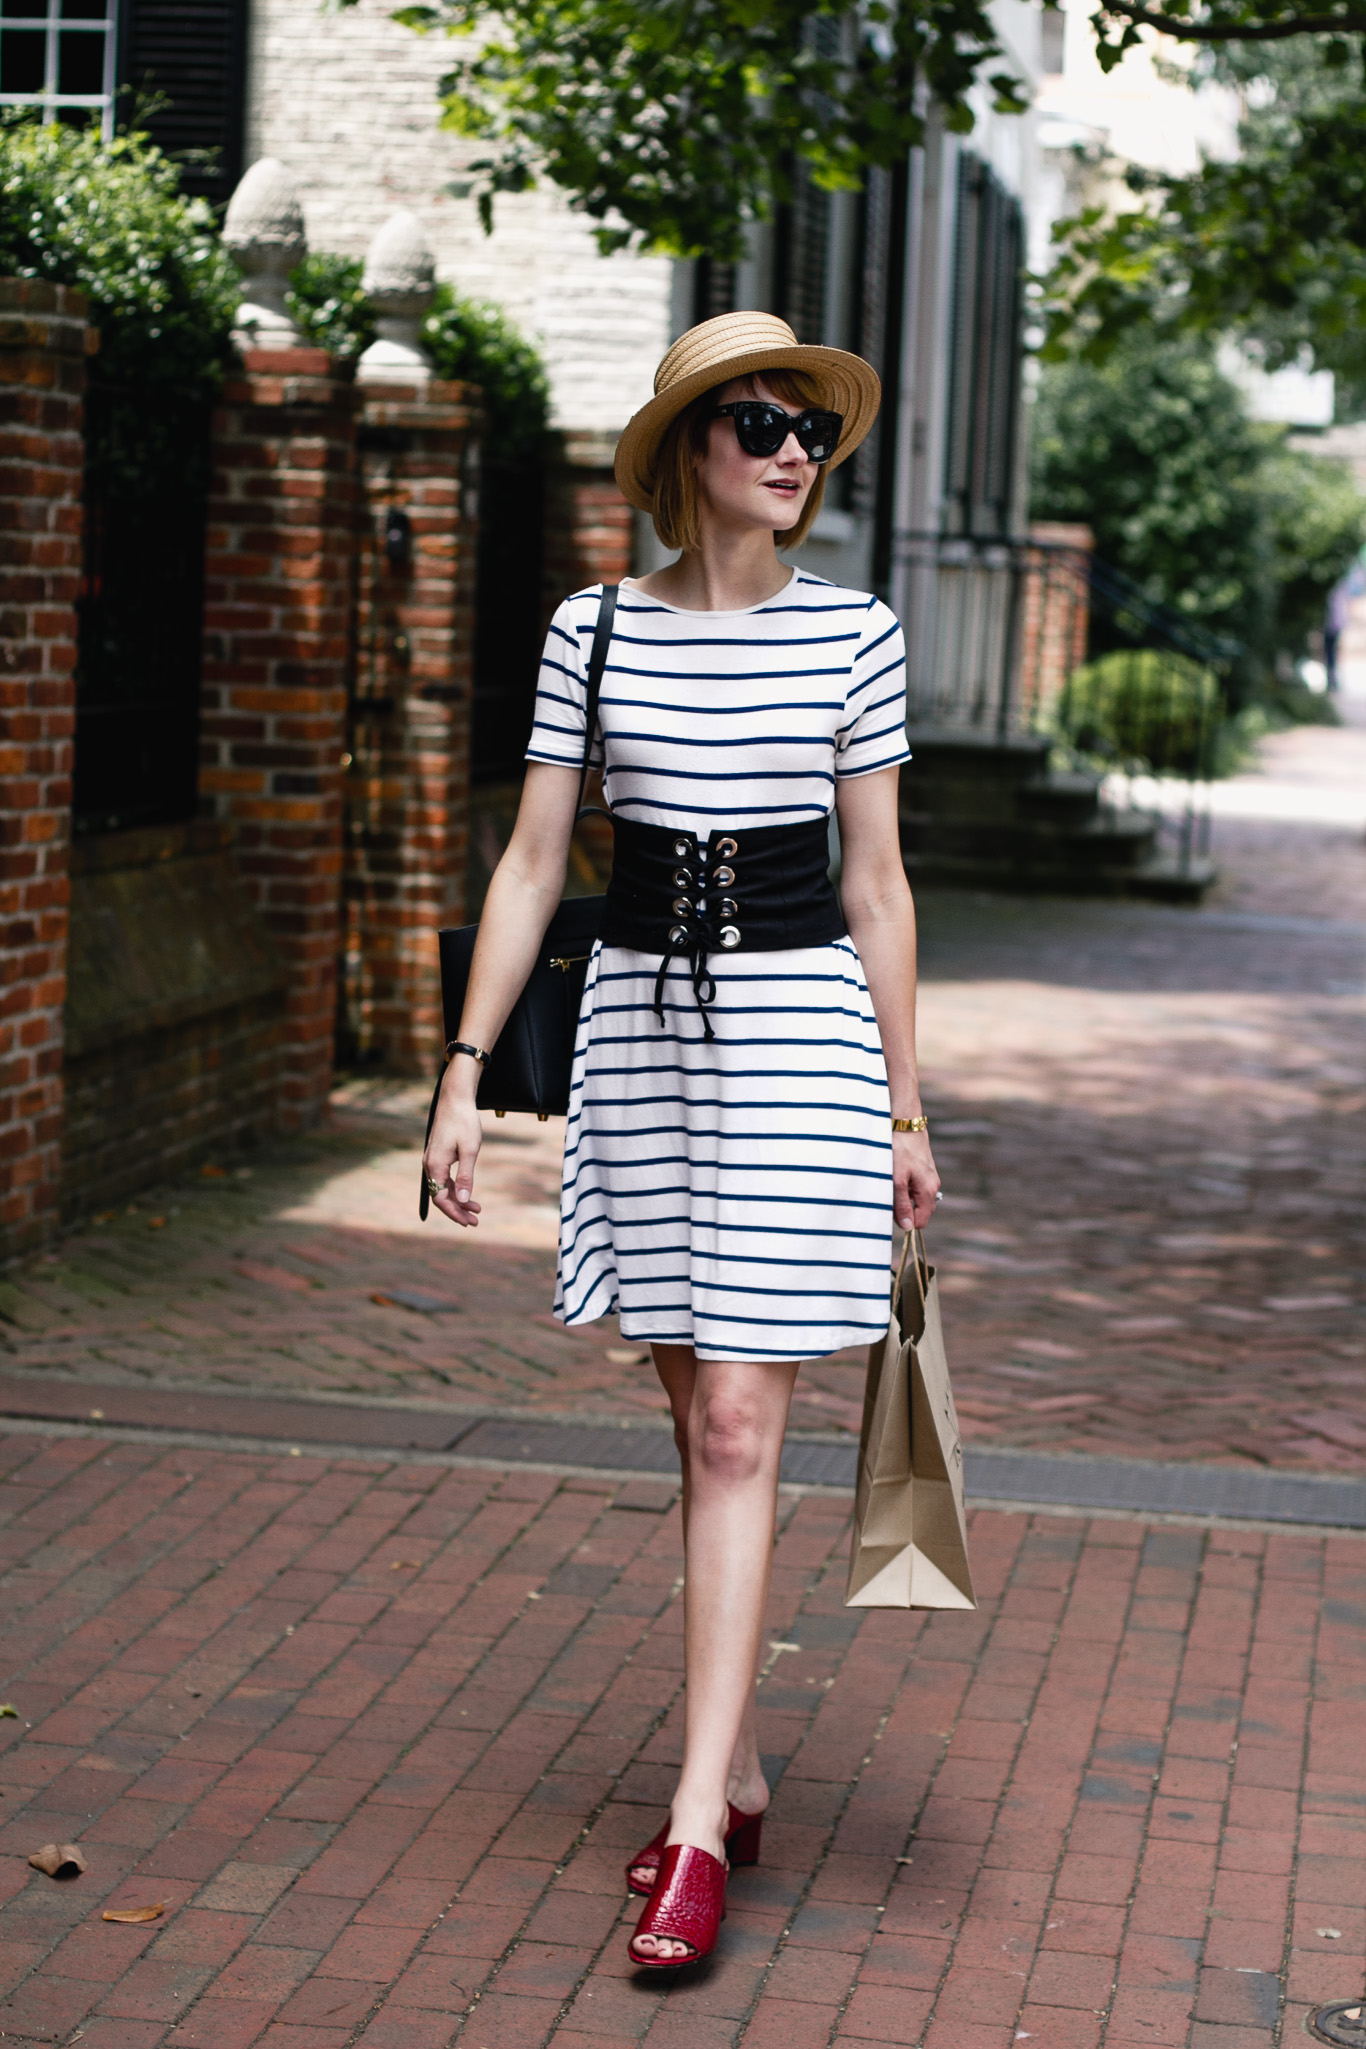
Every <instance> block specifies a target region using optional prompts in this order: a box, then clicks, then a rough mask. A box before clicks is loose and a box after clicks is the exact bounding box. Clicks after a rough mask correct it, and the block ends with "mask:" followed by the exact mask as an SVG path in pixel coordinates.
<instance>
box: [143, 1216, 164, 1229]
mask: <svg viewBox="0 0 1366 2049" xmlns="http://www.w3.org/2000/svg"><path fill="white" fill-rule="evenodd" d="M147 1228H148V1230H149V1231H164V1230H165V1228H166V1219H165V1217H148V1219H147Z"/></svg>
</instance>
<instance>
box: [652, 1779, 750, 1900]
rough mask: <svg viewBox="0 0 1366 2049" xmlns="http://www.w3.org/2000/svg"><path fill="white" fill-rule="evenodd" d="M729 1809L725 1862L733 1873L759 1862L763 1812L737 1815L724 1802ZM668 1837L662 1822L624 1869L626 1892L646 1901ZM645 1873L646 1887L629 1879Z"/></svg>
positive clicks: (667, 1827)
mask: <svg viewBox="0 0 1366 2049" xmlns="http://www.w3.org/2000/svg"><path fill="white" fill-rule="evenodd" d="M726 1805H727V1807H728V1808H729V1809H730V1812H729V1814H728V1815H727V1818H726V1862H727V1864H728V1865H729V1866H730V1868H731V1870H732V1871H734V1870H735V1868H736V1866H737V1865H740V1864H757V1863H758V1861H759V1838H760V1836H761V1835H762V1834H763V1828H764V1810H763V1809H762V1808H760V1810H759V1812H758V1813H757V1814H741V1812H740V1810H739V1808H738V1807H734V1806H732V1805H731V1803H730V1802H729V1801H727V1802H726ZM668 1833H669V1824H668V1822H667V1821H666V1822H665V1823H664V1826H663V1827H662V1828H661V1829H660V1830H659V1831H658V1833H657V1834H655V1835H652V1836H651V1838H650V1840H649V1842H648V1843H647V1844H646V1845H645V1848H644V1849H643V1850H642V1851H641V1852H640V1854H639V1855H638V1856H635V1857H633V1858H632V1859H631V1861H630V1863H629V1864H628V1865H627V1866H626V1885H627V1889H628V1891H630V1892H634V1893H639V1894H640V1896H641V1898H642V1899H648V1898H649V1897H650V1894H651V1893H652V1892H653V1891H654V1885H655V1878H656V1876H657V1874H658V1871H659V1859H660V1855H661V1853H662V1851H663V1849H664V1838H665V1836H667V1835H668ZM642 1869H644V1870H646V1871H648V1872H649V1874H650V1881H649V1884H648V1885H642V1884H641V1883H640V1881H639V1880H638V1879H637V1878H635V1877H633V1876H632V1874H633V1872H636V1871H640V1870H642Z"/></svg>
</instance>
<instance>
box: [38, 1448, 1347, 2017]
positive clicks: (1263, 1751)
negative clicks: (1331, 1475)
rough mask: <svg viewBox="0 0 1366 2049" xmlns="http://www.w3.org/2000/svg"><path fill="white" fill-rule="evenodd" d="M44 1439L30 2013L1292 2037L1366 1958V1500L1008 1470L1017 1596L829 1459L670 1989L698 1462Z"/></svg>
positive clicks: (1007, 1526) (777, 1587) (805, 1515)
mask: <svg viewBox="0 0 1366 2049" xmlns="http://www.w3.org/2000/svg"><path fill="white" fill-rule="evenodd" d="M0 1468H3V1470H4V1474H5V1479H4V1484H3V1487H0V1518H2V1520H0V1528H2V1529H3V1537H0V1549H2V1550H3V1557H4V1564H5V1567H6V1573H5V1579H4V1590H5V1601H4V1610H3V1614H4V1625H3V1658H4V1669H5V1672H6V1680H5V1695H4V1697H5V1698H6V1699H7V1700H9V1701H12V1702H13V1704H14V1706H15V1707H16V1708H17V1710H18V1714H17V1717H16V1718H15V1719H9V1720H0V1787H2V1788H3V1805H2V1806H0V1814H2V1815H3V1822H2V1823H0V1893H3V1895H4V1897H5V1900H6V1902H7V1904H6V1906H5V1909H4V1912H3V1916H0V1970H2V1971H3V1974H4V1987H3V1993H2V1994H0V2031H3V2039H4V2040H5V2041H6V2042H14V2043H17V2044H20V2045H27V2044H32V2043H38V2042H61V2043H64V2044H68V2043H69V2044H74V2043H75V2042H77V2041H78V2040H79V2041H80V2042H82V2043H83V2044H84V2049H155V2045H159V2044H162V2043H165V2044H167V2045H168V2049H170V2045H173V2049H249V2045H251V2044H254V2043H259V2044H261V2045H263V2049H348V2045H350V2044H358V2045H359V2044H364V2045H366V2049H445V2045H447V2044H452V2043H457V2042H458V2043H460V2044H461V2045H464V2049H532V2045H537V2044H541V2043H548V2042H554V2043H556V2044H557V2045H561V2049H588V2045H590V2044H591V2045H593V2049H626V2045H628V2044H637V2043H641V2042H643V2041H647V2040H648V2041H649V2042H650V2043H651V2044H654V2045H658V2049H668V2045H671V2044H674V2043H678V2044H680V2045H681V2044H685V2043H686V2044H687V2045H689V2049H693V2045H697V2049H713V2045H714V2049H720V2045H729V2044H734V2043H739V2042H744V2043H745V2044H747V2045H749V2049H770V2045H778V2044H781V2045H782V2049H802V2045H806V2044H818V2043H819V2044H826V2043H830V2042H844V2041H850V2042H870V2043H905V2044H910V2043H919V2044H923V2045H924V2049H1007V2045H1012V2044H1015V2043H1019V2042H1025V2041H1032V2042H1034V2043H1037V2044H1038V2045H1039V2049H1093V2045H1094V2049H1099V2045H1102V2044H1103V2045H1104V2049H1137V2045H1139V2044H1144V2045H1149V2044H1159V2045H1182V2049H1272V2045H1273V2043H1276V2042H1278V2041H1282V2040H1284V2041H1289V2040H1290V2039H1291V2038H1292V2037H1294V2038H1296V2039H1298V2033H1299V2026H1300V2021H1301V2018H1302V2015H1303V2013H1304V2010H1305V2008H1306V2006H1307V2005H1309V2004H1311V2003H1319V2002H1322V2001H1327V2000H1330V1999H1338V1998H1346V1997H1351V1996H1354V1995H1355V1994H1357V1993H1358V1992H1359V1991H1360V1990H1361V1987H1362V1982H1363V1972H1366V1876H1364V1875H1363V1874H1366V1860H1363V1857H1362V1854H1361V1853H1362V1848H1363V1842H1362V1836H1363V1831H1364V1830H1366V1822H1363V1818H1362V1813H1361V1793H1360V1775H1359V1763H1360V1736H1359V1725H1360V1714H1361V1705H1360V1704H1361V1698H1362V1689H1363V1683H1364V1682H1366V1540H1362V1539H1359V1538H1347V1537H1332V1536H1323V1535H1317V1534H1316V1535H1305V1534H1300V1533H1296V1532H1281V1533H1276V1534H1266V1533H1264V1532H1260V1531H1255V1530H1250V1529H1212V1530H1200V1529H1193V1528H1189V1527H1176V1526H1171V1525H1168V1526H1158V1525H1153V1524H1145V1523H1142V1522H1137V1521H1135V1522H1128V1521H1100V1520H1097V1521H1088V1520H1085V1519H1082V1518H1071V1517H1044V1516H1040V1517H1034V1518H1031V1517H1029V1516H1025V1515H1019V1514H1008V1513H1001V1512H986V1511H983V1512H979V1513H977V1514H976V1515H974V1517H973V1519H972V1546H973V1557H974V1563H975V1568H976V1572H977V1578H978V1586H979V1591H980V1593H981V1597H982V1602H981V1607H980V1610H979V1611H978V1613H977V1614H975V1615H958V1614H946V1615H935V1616H924V1615H916V1616H907V1615H900V1614H881V1613H865V1612H859V1611H846V1610H845V1609H843V1608H842V1606H841V1592H842V1586H843V1573H844V1540H845V1517H846V1504H845V1503H844V1502H843V1501H840V1500H835V1499H830V1498H821V1497H818V1496H805V1497H796V1496H793V1495H790V1494H789V1495H786V1496H784V1498H783V1501H782V1526H781V1531H780V1536H779V1541H778V1548H777V1559H776V1573H775V1582H774V1593H773V1602H772V1608H771V1611H770V1615H769V1618H768V1620H769V1627H768V1636H769V1640H770V1651H769V1656H768V1664H767V1670H766V1674H765V1677H764V1679H763V1683H762V1685H761V1688H760V1692H759V1708H760V1724H761V1743H762V1747H763V1750H764V1753H765V1756H766V1760H767V1767H768V1770H769V1774H770V1777H771V1778H772V1779H774V1780H775V1781H776V1784H777V1791H776V1796H775V1800H774V1806H773V1810H772V1821H771V1823H770V1826H769V1828H768V1830H767V1832H766V1837H765V1855H764V1860H763V1862H762V1864H761V1865H760V1866H759V1867H758V1868H757V1869H756V1870H753V1871H744V1872H740V1873H737V1875H736V1877H735V1879H734V1881H733V1883H732V1886H731V1892H730V1901H731V1910H730V1914H729V1918H728V1920H727V1923H726V1926H725V1929H724V1931H723V1940H722V1944H721V1947H720V1950H719V1953H718V1955H717V1957H716V1959H715V1961H714V1962H713V1963H711V1964H710V1965H709V1966H705V1967H703V1968H700V1969H698V1970H696V1971H693V1972H689V1973H684V1974H679V1975H678V1976H676V1977H675V1978H674V1979H673V1980H672V1982H669V1983H665V1982H661V1980H660V1979H659V1978H657V1977H653V1976H644V1975H639V1976H638V1975H637V1974H635V1973H634V1972H633V1971H631V1969H630V1968H629V1966H628V1964H627V1962H626V1959H625V1956H624V1935H625V1932H626V1929H627V1925H628V1923H629V1920H630V1917H631V1914H632V1912H633V1911H634V1910H633V1909H632V1908H630V1907H627V1906H626V1905H625V1900H624V1888H623V1885H622V1881H621V1877H620V1867H621V1864H622V1862H623V1861H624V1859H625V1857H626V1855H627V1854H628V1852H629V1851H630V1850H631V1849H632V1848H633V1847H635V1845H636V1844H637V1842H638V1841H639V1840H640V1839H641V1838H642V1837H643V1836H644V1835H646V1834H648V1833H649V1832H650V1830H651V1829H652V1827H653V1826H654V1824H655V1821H656V1818H657V1815H658V1811H659V1803H660V1801H661V1800H662V1798H663V1797H664V1796H665V1793H666V1790H667V1787H668V1784H669V1778H670V1768H671V1766H672V1765H673V1764H674V1762H675V1761H676V1758H677V1754H678V1744H679V1727H680V1724H679V1664H680V1635H679V1626H680V1609H679V1605H678V1602H677V1599H676V1595H677V1591H678V1586H679V1569H680V1554H679V1528H678V1516H677V1507H676V1503H675V1502H674V1499H673V1494H672V1490H671V1489H670V1488H668V1487H666V1486H663V1485H659V1484H654V1483H651V1484H648V1485H647V1484H645V1483H632V1484H628V1485H625V1486H623V1485H620V1484H613V1483H610V1482H607V1481H595V1480H582V1479H569V1480H557V1479H556V1478H555V1477H554V1476H553V1475H543V1474H530V1473H520V1474H513V1475H511V1476H508V1477H506V1478H504V1477H501V1476H497V1475H488V1474H482V1473H474V1472H470V1471H453V1470H451V1469H449V1468H442V1467H440V1466H437V1465H428V1464H421V1463H408V1464H402V1463H385V1462H383V1461H379V1460H374V1461H355V1460H346V1459H339V1460H334V1461H325V1460H321V1459H319V1460H313V1459H309V1458H280V1457H276V1456H261V1455H247V1454H242V1453H228V1452H213V1451H206V1450H188V1449H185V1448H181V1447H159V1446H157V1445H155V1444H151V1443H144V1444H129V1443H121V1442H113V1441H109V1440H101V1439H100V1438H98V1437H95V1436H79V1437H76V1436H65V1437H63V1436H56V1435H54V1436H43V1435H41V1434H38V1433H34V1434H19V1433H15V1434H12V1435H10V1436H8V1437H5V1438H3V1439H0ZM70 1838H78V1839H79V1840H80V1842H81V1844H82V1847H83V1849H84V1852H85V1855H86V1857H87V1859H88V1863H89V1868H88V1870H87V1872H86V1873H85V1875H84V1876H83V1877H81V1878H79V1879H76V1880H73V1881H70V1882H67V1883H57V1882H54V1881H53V1880H51V1879H48V1878H46V1877H44V1876H42V1875H41V1874H39V1873H37V1872H34V1871H32V1870H30V1869H29V1867H28V1864H27V1862H26V1858H27V1855H28V1853H29V1852H30V1851H31V1850H32V1849H35V1848H36V1847H37V1846H38V1845H39V1844H41V1843H43V1842H45V1841H47V1840H49V1839H57V1840H67V1839H70ZM158 1900H160V1901H162V1902H164V1903H165V1909H166V1911H165V1914H164V1915H163V1916H162V1918H160V1919H159V1920H157V1921H156V1922H154V1923H151V1924H147V1925H143V1926H126V1925H113V1924H109V1923H105V1922H104V1921H102V1920H101V1918H100V1914H101V1911H102V1909H103V1908H104V1907H105V1906H106V1905H113V1906H117V1907H130V1906H139V1905H145V1904H150V1903H152V1902H154V1901H158Z"/></svg>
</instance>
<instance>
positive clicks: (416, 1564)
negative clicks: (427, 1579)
mask: <svg viewBox="0 0 1366 2049" xmlns="http://www.w3.org/2000/svg"><path fill="white" fill-rule="evenodd" d="M389 1570H390V1572H420V1571H421V1570H422V1560H421V1559H420V1558H396V1559H395V1560H394V1562H393V1564H392V1565H391V1566H390V1567H389Z"/></svg>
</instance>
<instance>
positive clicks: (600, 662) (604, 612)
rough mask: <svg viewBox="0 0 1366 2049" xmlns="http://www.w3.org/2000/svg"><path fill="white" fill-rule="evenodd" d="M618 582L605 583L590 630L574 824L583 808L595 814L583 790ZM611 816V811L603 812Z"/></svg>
mask: <svg viewBox="0 0 1366 2049" xmlns="http://www.w3.org/2000/svg"><path fill="white" fill-rule="evenodd" d="M620 589H621V586H620V584H615V583H605V584H604V585H603V587H602V598H601V600H600V602H599V604H598V623H597V626H596V627H595V629H594V632H593V652H592V653H591V654H590V655H589V657H588V697H587V702H586V704H585V706H584V726H583V767H582V768H581V769H580V770H579V801H578V803H577V804H576V805H575V807H574V819H575V822H576V823H577V822H578V820H579V819H580V818H582V817H583V815H584V812H585V810H586V811H587V812H588V813H589V814H590V815H591V816H597V815H598V807H597V805H596V804H589V805H585V804H584V801H583V793H584V791H585V790H586V789H587V788H588V768H589V763H590V762H591V761H592V758H593V740H594V736H595V733H596V729H597V723H598V699H599V698H600V697H601V695H602V672H603V670H604V669H605V668H606V667H607V650H608V648H609V647H610V646H611V644H612V621H613V619H614V618H615V617H616V611H617V594H618V592H619V591H620ZM603 815H604V816H610V815H611V814H610V813H604V814H603Z"/></svg>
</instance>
